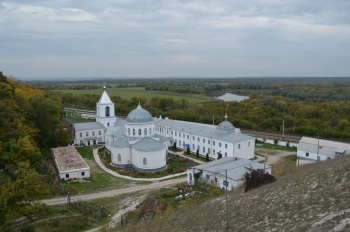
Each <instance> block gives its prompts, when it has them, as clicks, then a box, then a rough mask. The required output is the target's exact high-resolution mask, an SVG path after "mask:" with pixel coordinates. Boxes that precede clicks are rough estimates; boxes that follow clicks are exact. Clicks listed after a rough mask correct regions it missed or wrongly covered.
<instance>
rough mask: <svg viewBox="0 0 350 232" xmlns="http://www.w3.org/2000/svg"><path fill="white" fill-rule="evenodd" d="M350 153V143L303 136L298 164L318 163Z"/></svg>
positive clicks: (299, 147)
mask: <svg viewBox="0 0 350 232" xmlns="http://www.w3.org/2000/svg"><path fill="white" fill-rule="evenodd" d="M344 155H350V144H349V143H344V142H337V141H331V140H325V139H318V138H311V137H306V136H304V137H302V138H301V140H300V142H299V145H298V151H297V165H302V164H308V163H316V162H319V161H324V160H329V159H334V158H337V157H341V156H344Z"/></svg>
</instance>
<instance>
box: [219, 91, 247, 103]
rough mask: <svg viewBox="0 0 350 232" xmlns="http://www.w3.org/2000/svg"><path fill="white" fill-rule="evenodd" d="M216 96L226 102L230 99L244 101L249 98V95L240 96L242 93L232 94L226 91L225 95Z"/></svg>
mask: <svg viewBox="0 0 350 232" xmlns="http://www.w3.org/2000/svg"><path fill="white" fill-rule="evenodd" d="M216 98H217V99H220V100H223V101H225V102H230V101H237V102H240V101H243V100H245V99H249V97H247V96H240V95H237V94H232V93H225V94H224V95H222V96H219V97H216Z"/></svg>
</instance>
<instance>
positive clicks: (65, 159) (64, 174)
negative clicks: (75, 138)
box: [51, 146, 90, 180]
mask: <svg viewBox="0 0 350 232" xmlns="http://www.w3.org/2000/svg"><path fill="white" fill-rule="evenodd" d="M51 151H52V155H53V158H54V161H55V165H56V168H57V171H58V174H59V176H60V179H62V180H69V179H83V178H89V177H90V167H89V165H87V163H86V162H85V160H84V159H83V158H82V157H81V155H80V154H79V152H78V151H77V149H75V147H74V146H68V147H56V148H51Z"/></svg>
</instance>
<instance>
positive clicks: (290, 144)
mask: <svg viewBox="0 0 350 232" xmlns="http://www.w3.org/2000/svg"><path fill="white" fill-rule="evenodd" d="M256 139H257V140H258V141H260V142H263V143H268V144H275V141H274V140H272V139H265V141H264V139H263V138H256ZM277 145H279V146H284V147H286V146H287V142H286V141H279V140H278V142H277ZM298 145H299V144H298V143H291V142H290V143H289V147H298Z"/></svg>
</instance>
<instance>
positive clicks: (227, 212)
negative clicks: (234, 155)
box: [225, 170, 228, 231]
mask: <svg viewBox="0 0 350 232" xmlns="http://www.w3.org/2000/svg"><path fill="white" fill-rule="evenodd" d="M225 177H226V184H225V187H226V230H227V231H228V205H227V186H228V182H227V170H225Z"/></svg>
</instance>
